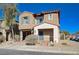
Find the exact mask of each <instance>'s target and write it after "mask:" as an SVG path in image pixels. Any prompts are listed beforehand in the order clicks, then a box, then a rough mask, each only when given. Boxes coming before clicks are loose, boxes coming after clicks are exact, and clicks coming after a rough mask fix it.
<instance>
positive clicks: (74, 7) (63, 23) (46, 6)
mask: <svg viewBox="0 0 79 59" xmlns="http://www.w3.org/2000/svg"><path fill="white" fill-rule="evenodd" d="M17 8H18V9H19V11H20V12H24V11H29V12H32V13H40V12H42V11H46V10H60V30H61V31H63V30H64V31H68V32H69V33H71V34H73V33H75V32H78V31H79V4H77V3H76V4H75V3H74V4H72V3H69V4H68V3H63V4H62V3H59V4H58V3H25V4H23V3H22V4H18V5H17ZM0 18H2V12H1V10H0Z"/></svg>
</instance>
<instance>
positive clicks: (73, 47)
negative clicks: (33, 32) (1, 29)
mask: <svg viewBox="0 0 79 59" xmlns="http://www.w3.org/2000/svg"><path fill="white" fill-rule="evenodd" d="M23 43H24V42H16V43H14V42H13V43H4V44H1V45H0V48H2V49H12V50H22V51H36V52H48V53H62V54H65V53H66V54H74V55H75V54H78V55H79V42H74V41H68V40H65V41H63V40H62V41H60V43H59V44H55V45H54V46H39V45H37V46H34V45H33V46H28V45H24V44H23ZM62 43H66V44H62Z"/></svg>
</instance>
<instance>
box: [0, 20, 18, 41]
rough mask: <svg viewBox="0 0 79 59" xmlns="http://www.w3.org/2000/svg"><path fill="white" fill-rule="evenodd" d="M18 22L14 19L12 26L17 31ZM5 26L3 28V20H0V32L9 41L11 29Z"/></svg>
mask: <svg viewBox="0 0 79 59" xmlns="http://www.w3.org/2000/svg"><path fill="white" fill-rule="evenodd" d="M18 24H19V22H18V21H16V22H15V24H14V26H13V28H14V30H15V32H19V29H18ZM6 28H7V27H6ZM6 28H5V22H4V20H1V21H0V32H2V34H3V36H4V37H5V38H6V41H10V40H11V30H10V28H8V29H6ZM18 35H19V34H18Z"/></svg>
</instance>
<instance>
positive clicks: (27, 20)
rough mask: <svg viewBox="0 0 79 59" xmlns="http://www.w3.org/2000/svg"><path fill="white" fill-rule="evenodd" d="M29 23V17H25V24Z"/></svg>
mask: <svg viewBox="0 0 79 59" xmlns="http://www.w3.org/2000/svg"><path fill="white" fill-rule="evenodd" d="M28 23H29V17H28V16H26V17H23V24H28Z"/></svg>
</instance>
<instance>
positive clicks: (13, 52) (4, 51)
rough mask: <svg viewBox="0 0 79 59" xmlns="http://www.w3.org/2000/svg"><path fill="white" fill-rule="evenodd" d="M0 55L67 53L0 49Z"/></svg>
mask: <svg viewBox="0 0 79 59" xmlns="http://www.w3.org/2000/svg"><path fill="white" fill-rule="evenodd" d="M0 55H68V54H63V53H48V52H34V51H22V50H11V49H0Z"/></svg>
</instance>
